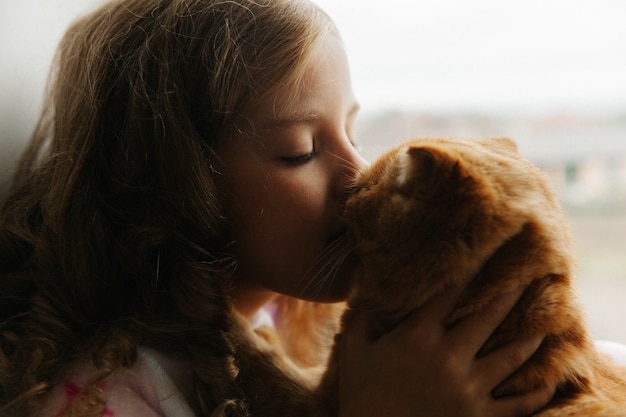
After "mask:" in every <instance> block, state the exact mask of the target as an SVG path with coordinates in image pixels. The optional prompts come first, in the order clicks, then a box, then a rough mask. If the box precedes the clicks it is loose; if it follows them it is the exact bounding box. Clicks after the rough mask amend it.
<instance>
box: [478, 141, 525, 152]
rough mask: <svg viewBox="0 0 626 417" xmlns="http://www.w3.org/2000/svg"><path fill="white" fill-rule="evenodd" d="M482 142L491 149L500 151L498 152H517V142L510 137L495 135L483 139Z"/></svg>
mask: <svg viewBox="0 0 626 417" xmlns="http://www.w3.org/2000/svg"><path fill="white" fill-rule="evenodd" d="M482 143H483V144H485V145H487V146H489V147H490V148H492V149H495V150H497V151H500V153H507V152H508V153H511V154H517V153H518V148H517V143H515V141H514V140H513V139H511V138H507V137H495V138H487V139H483V140H482Z"/></svg>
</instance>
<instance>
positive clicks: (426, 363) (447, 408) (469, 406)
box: [340, 288, 555, 417]
mask: <svg viewBox="0 0 626 417" xmlns="http://www.w3.org/2000/svg"><path fill="white" fill-rule="evenodd" d="M462 290H463V288H459V289H457V290H456V291H448V292H447V293H446V294H443V295H441V296H438V297H435V298H434V299H433V300H431V301H430V302H429V303H427V305H425V306H424V307H423V308H421V309H419V310H418V311H416V312H414V313H412V314H411V315H410V316H409V317H408V318H407V319H406V320H404V321H403V322H402V323H401V324H400V325H398V326H397V327H396V328H394V329H393V330H391V331H390V332H389V333H387V334H385V335H384V336H383V337H381V338H379V339H377V340H369V339H368V338H367V336H366V327H365V326H366V322H367V320H366V317H359V316H357V317H355V320H354V326H352V328H351V329H348V330H347V331H346V332H345V333H344V335H343V338H342V346H341V364H340V366H341V368H340V372H341V377H340V378H341V380H340V384H341V390H340V415H341V416H343V417H345V416H359V417H363V416H394V417H401V416H429V417H437V416H454V417H459V416H464V417H465V416H467V417H471V416H476V417H491V416H493V417H509V416H511V417H513V416H515V417H517V416H520V417H521V416H529V415H531V414H533V413H534V412H536V411H538V410H540V409H541V408H543V407H544V406H545V405H547V403H548V402H549V401H550V399H551V398H552V396H553V395H554V392H555V387H544V388H541V389H539V390H536V391H533V392H531V393H528V394H524V395H520V396H512V397H507V398H502V399H494V398H493V397H492V396H491V392H492V391H493V390H494V389H495V388H496V387H497V386H498V385H499V384H500V383H501V382H502V381H504V380H505V379H506V378H507V377H508V376H510V375H511V374H512V373H513V372H515V370H517V369H518V368H519V367H520V366H521V365H523V364H524V362H526V360H527V359H528V358H530V357H531V356H532V355H533V353H534V352H535V351H536V350H537V348H538V347H539V345H540V344H541V342H542V340H543V336H542V335H538V336H537V337H534V338H532V339H528V340H519V341H517V342H515V343H512V344H510V345H507V346H505V347H502V348H500V349H498V350H496V351H494V352H491V353H490V354H488V355H485V356H482V357H480V358H477V357H476V353H477V352H478V350H479V349H480V347H481V346H482V345H483V343H484V342H485V341H486V340H487V339H488V338H489V336H490V335H491V334H492V333H493V331H494V330H495V329H496V328H497V327H498V325H499V324H500V323H501V322H502V320H504V318H505V317H506V316H507V314H508V313H509V311H510V310H511V309H512V308H513V306H514V305H515V303H516V302H517V300H518V299H519V298H520V297H521V295H522V293H523V291H524V289H523V288H520V289H519V290H515V291H514V292H511V293H509V294H506V295H505V296H503V297H502V298H501V299H500V300H499V302H498V303H497V305H495V306H494V307H493V308H492V309H491V310H490V311H489V312H487V313H481V314H475V315H473V316H470V317H467V318H465V319H463V320H461V321H460V322H459V323H457V324H455V326H453V327H452V328H450V329H446V328H445V327H444V324H443V323H444V321H445V319H446V316H447V315H448V314H449V313H450V311H451V310H452V308H453V306H454V304H455V302H456V301H457V299H458V297H459V295H460V293H461V292H462Z"/></svg>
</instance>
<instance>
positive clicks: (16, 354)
mask: <svg viewBox="0 0 626 417" xmlns="http://www.w3.org/2000/svg"><path fill="white" fill-rule="evenodd" d="M334 30H335V29H334V26H333V24H332V22H331V21H330V19H328V17H327V16H326V15H324V14H323V12H321V11H320V10H319V9H317V8H316V7H315V6H314V5H312V4H311V3H309V2H308V1H300V0H296V1H290V0H254V1H252V0H237V1H220V0H204V1H202V0H173V1H167V0H161V1H154V0H150V1H149V0H122V1H113V2H111V3H107V4H106V5H104V6H102V7H101V8H100V9H98V10H97V11H95V12H93V13H92V14H90V15H88V16H86V17H84V18H82V19H80V20H78V21H77V22H76V23H74V24H73V25H72V26H71V27H70V28H69V30H68V31H67V33H66V35H65V37H64V38H63V40H62V42H61V44H60V47H59V50H58V53H57V56H56V62H55V67H54V68H55V69H54V71H53V73H52V75H51V84H50V88H49V92H48V97H47V101H46V104H45V108H44V111H43V112H42V115H41V117H40V120H39V123H38V125H37V127H36V129H35V131H34V133H33V135H32V138H31V141H30V144H29V146H28V148H27V150H26V152H25V153H24V155H23V157H22V160H21V162H20V164H19V167H18V170H17V172H16V174H15V178H14V182H13V185H12V187H11V190H10V192H9V194H8V196H7V198H6V199H5V200H4V201H3V202H2V205H1V208H0V387H1V388H0V410H4V412H6V413H9V412H11V413H15V414H16V415H27V414H28V413H30V412H32V411H33V410H35V409H36V407H37V399H38V398H40V397H41V394H44V393H46V392H47V391H48V390H49V389H50V386H51V384H52V383H53V382H54V378H55V376H56V375H57V374H58V373H59V372H60V370H61V369H62V367H63V365H65V364H66V363H67V362H68V361H69V360H71V359H74V358H77V357H79V356H80V354H81V352H82V351H88V352H91V355H92V359H93V362H94V364H95V365H96V366H98V367H99V368H100V369H102V377H104V376H106V375H107V374H108V373H110V372H112V371H113V370H115V369H116V368H118V367H121V366H130V365H132V363H133V362H134V360H135V356H136V347H137V345H138V344H146V345H150V346H154V347H157V348H160V349H164V350H166V351H169V352H170V353H174V354H179V355H182V356H183V357H185V358H187V359H188V360H189V361H190V362H191V364H192V369H193V373H194V375H193V376H194V391H195V392H194V394H193V398H191V402H192V406H193V407H194V409H195V411H196V412H198V413H199V414H200V415H207V414H209V413H210V410H211V409H212V408H213V407H214V406H215V405H216V404H218V403H219V402H221V401H223V400H224V399H228V398H237V396H238V393H237V391H236V389H235V388H234V387H233V384H232V379H233V378H234V375H235V373H236V368H235V366H234V364H233V362H232V354H233V349H234V348H233V346H232V344H231V343H230V341H229V338H228V331H229V328H228V326H229V318H228V312H229V308H230V305H229V301H228V299H227V297H226V295H225V286H226V285H228V278H229V276H230V273H231V271H232V269H233V267H234V262H235V261H234V260H233V259H232V258H231V257H230V256H229V254H228V244H229V242H228V239H227V235H228V220H227V216H226V215H225V213H222V211H221V209H220V205H219V198H218V190H217V189H216V187H215V184H214V175H216V173H217V171H218V170H219V161H218V160H217V157H216V155H215V152H214V147H215V146H216V145H217V144H218V142H219V141H220V140H223V139H224V138H226V137H228V133H229V131H231V130H232V129H235V128H237V127H236V126H235V122H236V120H237V119H238V117H239V116H241V115H242V114H243V113H245V112H246V111H247V109H249V108H250V107H251V106H254V103H255V102H257V100H259V99H260V98H261V97H263V96H266V95H267V94H271V93H272V92H273V91H276V90H277V89H278V88H280V87H281V86H283V85H293V84H294V83H297V80H298V78H299V77H300V76H301V74H302V71H303V68H304V66H306V63H307V60H308V57H309V54H310V51H311V50H312V49H313V47H314V45H315V44H316V43H317V42H318V41H320V40H321V39H323V37H324V36H326V35H327V34H328V33H331V32H333V31H334ZM311 308H313V307H311ZM316 308H317V307H316ZM300 310H301V309H298V311H300ZM304 310H305V311H306V310H307V308H305V309H304ZM303 314H304V315H306V313H303ZM2 404H4V405H5V407H4V409H3V408H2ZM3 415H4V414H3Z"/></svg>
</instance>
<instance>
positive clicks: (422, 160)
mask: <svg viewBox="0 0 626 417" xmlns="http://www.w3.org/2000/svg"><path fill="white" fill-rule="evenodd" d="M437 166H438V163H437V154H436V152H435V151H433V150H432V149H430V148H427V147H409V148H408V149H407V151H406V154H405V155H404V158H402V162H401V165H400V169H399V173H398V188H399V191H400V193H401V194H403V195H405V196H407V197H409V196H412V195H415V194H417V193H422V192H424V191H426V190H429V189H430V188H431V187H432V186H433V185H434V182H435V179H436V176H437Z"/></svg>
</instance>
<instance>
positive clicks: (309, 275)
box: [301, 235, 351, 295]
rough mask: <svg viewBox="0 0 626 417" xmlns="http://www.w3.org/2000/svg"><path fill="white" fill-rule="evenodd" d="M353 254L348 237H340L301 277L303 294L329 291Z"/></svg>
mask: <svg viewBox="0 0 626 417" xmlns="http://www.w3.org/2000/svg"><path fill="white" fill-rule="evenodd" d="M350 253H351V247H350V245H349V243H348V239H347V238H346V236H345V235H344V236H340V237H339V238H337V239H335V240H334V241H333V242H331V243H330V244H329V245H328V246H327V247H326V248H325V249H324V250H323V251H322V253H320V255H319V256H318V257H317V259H316V260H315V262H314V263H313V265H312V266H311V268H309V270H308V271H307V272H306V273H305V274H304V275H303V276H302V277H301V280H302V281H304V282H303V284H304V285H303V286H302V289H301V293H302V294H305V293H309V292H313V293H314V295H319V294H321V293H322V291H324V289H326V290H329V289H330V288H331V287H332V284H333V282H334V280H335V278H336V277H337V274H338V272H339V270H340V268H341V265H342V264H343V263H344V262H345V260H346V258H347V257H348V256H349V254H350Z"/></svg>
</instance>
